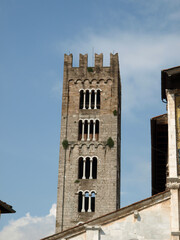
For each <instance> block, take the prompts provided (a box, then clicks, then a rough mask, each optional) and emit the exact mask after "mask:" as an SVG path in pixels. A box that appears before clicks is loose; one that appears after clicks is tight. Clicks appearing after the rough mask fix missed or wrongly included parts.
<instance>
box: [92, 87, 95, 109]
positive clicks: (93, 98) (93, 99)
mask: <svg viewBox="0 0 180 240" xmlns="http://www.w3.org/2000/svg"><path fill="white" fill-rule="evenodd" d="M94 101H95V92H94V90H92V91H91V109H94Z"/></svg>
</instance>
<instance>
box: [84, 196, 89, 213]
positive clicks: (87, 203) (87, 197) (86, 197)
mask: <svg viewBox="0 0 180 240" xmlns="http://www.w3.org/2000/svg"><path fill="white" fill-rule="evenodd" d="M88 207H89V193H88V192H86V193H85V212H87V211H88Z"/></svg>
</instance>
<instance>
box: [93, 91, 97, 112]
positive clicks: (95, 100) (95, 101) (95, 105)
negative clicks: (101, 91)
mask: <svg viewBox="0 0 180 240" xmlns="http://www.w3.org/2000/svg"><path fill="white" fill-rule="evenodd" d="M94 109H97V90H95V98H94Z"/></svg>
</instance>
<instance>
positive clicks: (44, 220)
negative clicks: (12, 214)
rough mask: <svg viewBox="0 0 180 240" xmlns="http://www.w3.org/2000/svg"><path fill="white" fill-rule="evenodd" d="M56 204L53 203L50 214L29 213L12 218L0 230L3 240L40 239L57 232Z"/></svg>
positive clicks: (0, 237) (0, 236)
mask: <svg viewBox="0 0 180 240" xmlns="http://www.w3.org/2000/svg"><path fill="white" fill-rule="evenodd" d="M55 217H56V204H53V205H52V207H51V209H50V212H49V214H48V215H46V216H44V217H37V216H35V217H33V216H31V215H30V214H29V213H27V214H26V216H25V217H21V218H19V219H17V220H11V221H10V222H9V225H7V226H5V227H4V228H3V229H2V231H1V232H0V239H1V240H7V239H11V240H25V239H26V240H39V239H40V238H43V237H45V236H48V235H51V234H54V233H55Z"/></svg>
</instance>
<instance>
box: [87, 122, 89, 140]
mask: <svg viewBox="0 0 180 240" xmlns="http://www.w3.org/2000/svg"><path fill="white" fill-rule="evenodd" d="M89 134H90V121H89V120H88V134H87V141H89V140H90V138H89Z"/></svg>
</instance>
